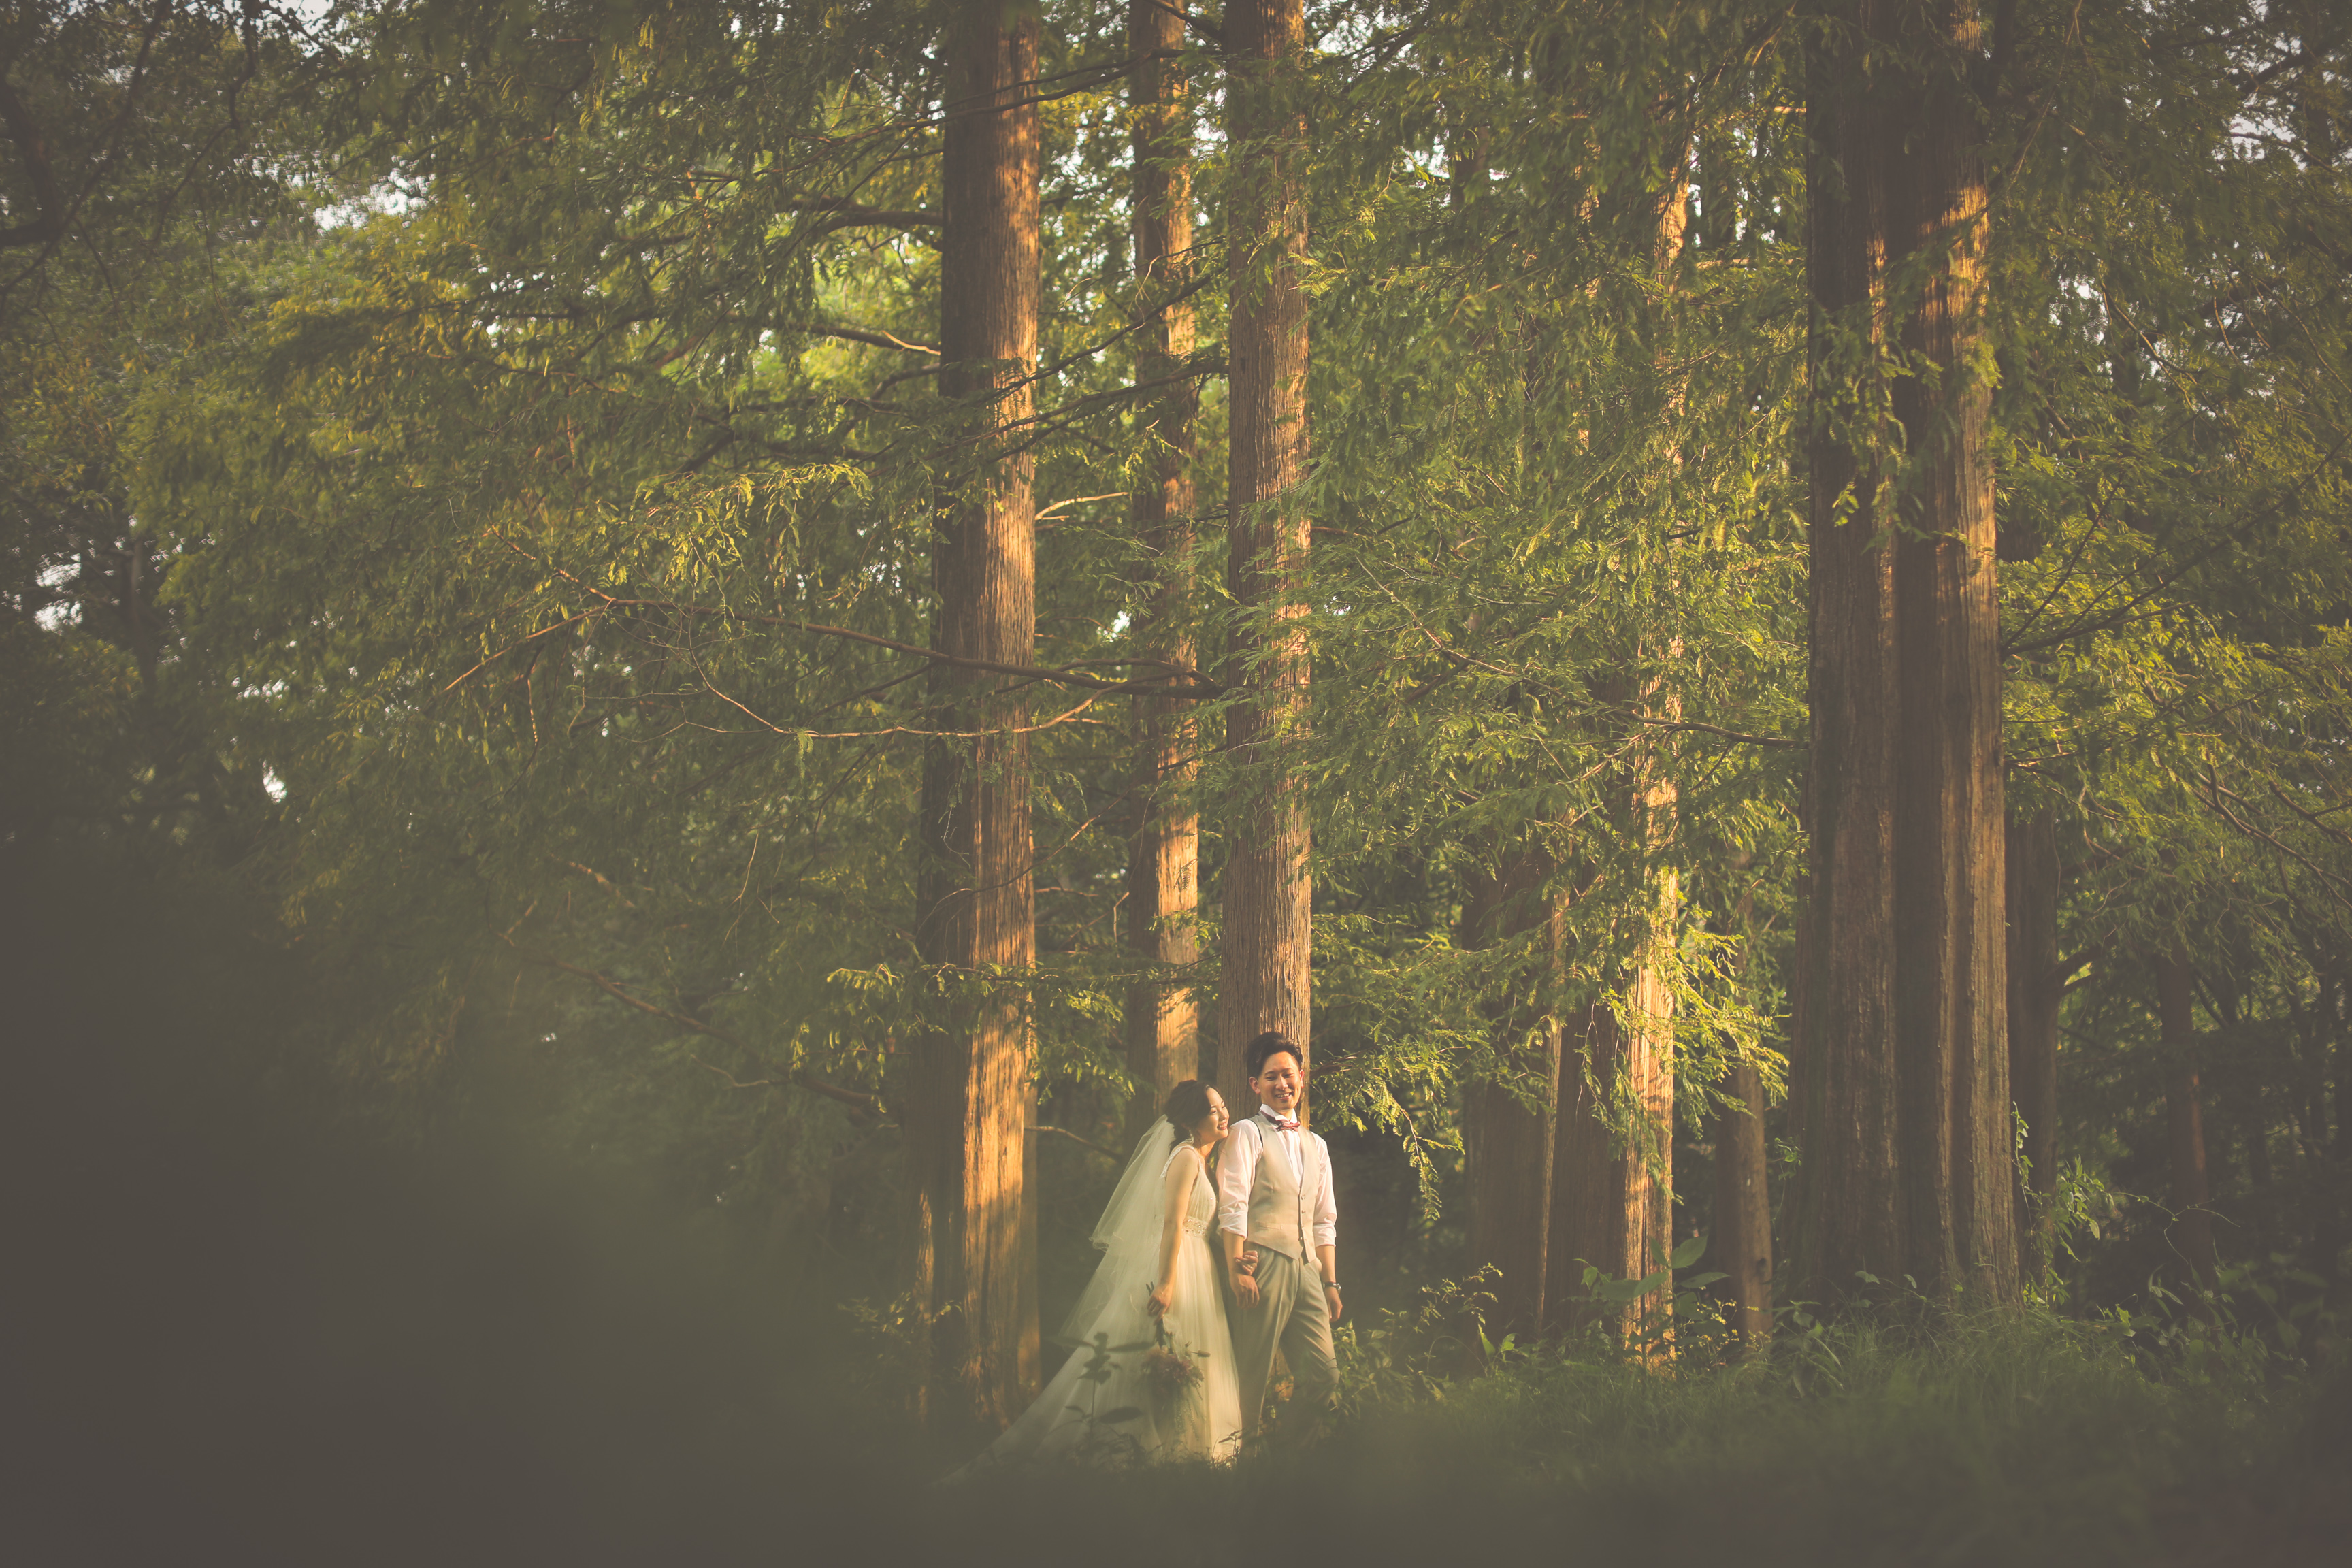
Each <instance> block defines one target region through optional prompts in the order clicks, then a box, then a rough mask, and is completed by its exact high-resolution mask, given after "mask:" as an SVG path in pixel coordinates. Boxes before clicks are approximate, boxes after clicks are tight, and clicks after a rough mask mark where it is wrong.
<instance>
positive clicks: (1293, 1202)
mask: <svg viewBox="0 0 2352 1568" xmlns="http://www.w3.org/2000/svg"><path fill="white" fill-rule="evenodd" d="M1258 1132H1259V1144H1258V1156H1257V1179H1256V1180H1255V1181H1254V1182H1252V1183H1251V1184H1250V1196H1249V1239H1250V1244H1251V1245H1252V1246H1254V1247H1263V1248H1265V1250H1267V1251H1269V1252H1279V1253H1281V1254H1282V1255H1283V1256H1284V1257H1285V1258H1305V1257H1306V1256H1307V1239H1308V1238H1309V1237H1312V1236H1313V1235H1314V1234H1315V1205H1316V1200H1317V1199H1318V1198H1320V1197H1321V1196H1322V1195H1323V1184H1324V1182H1325V1181H1327V1180H1328V1178H1329V1165H1328V1163H1327V1162H1325V1161H1322V1160H1318V1159H1317V1158H1316V1152H1317V1151H1316V1148H1315V1144H1314V1142H1313V1138H1314V1135H1313V1134H1312V1133H1310V1132H1308V1131H1307V1130H1306V1129H1305V1128H1303V1127H1302V1128H1300V1129H1299V1130H1298V1132H1297V1138H1298V1152H1299V1153H1300V1154H1301V1155H1302V1156H1304V1159H1305V1163H1306V1165H1307V1181H1306V1183H1305V1184H1303V1185H1302V1184H1300V1182H1299V1180H1298V1178H1297V1175H1296V1174H1294V1173H1292V1171H1291V1169H1290V1151H1288V1150H1287V1149H1285V1148H1284V1147H1282V1145H1281V1144H1279V1143H1276V1142H1275V1141H1274V1140H1275V1137H1276V1134H1275V1132H1274V1130H1273V1129H1271V1128H1269V1127H1267V1126H1266V1124H1265V1121H1264V1120H1263V1119H1260V1120H1259V1121H1258Z"/></svg>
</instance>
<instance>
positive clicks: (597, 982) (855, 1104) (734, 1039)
mask: <svg viewBox="0 0 2352 1568" xmlns="http://www.w3.org/2000/svg"><path fill="white" fill-rule="evenodd" d="M504 941H505V942H506V944H507V945H508V946H509V947H510V948H513V949H514V950H515V952H517V953H519V954H520V955H521V956H522V957H523V958H524V959H525V960H526V961H528V962H530V963H536V964H539V965H541V966H542V967H544V968H548V969H555V970H561V971H562V973H566V974H572V975H577V976H578V977H579V978H581V979H583V980H585V981H587V982H588V983H589V984H592V985H593V986H595V987H596V988H597V989H598V990H600V991H602V992H604V994H606V995H608V996H610V997H612V998H613V999H614V1001H616V1002H619V1003H621V1004H623V1005H626V1006H630V1007H634V1008H635V1009H636V1010H637V1011H638V1012H640V1013H648V1014H651V1015H652V1016H655V1017H656V1018H661V1019H665V1020H667V1021H668V1022H669V1023H673V1024H676V1025H677V1026H678V1027H680V1028H682V1029H690V1030H692V1031H693V1032H694V1033H696V1034H698V1035H708V1036H709V1037H711V1038H712V1039H714V1040H724V1041H725V1042H726V1043H727V1044H729V1045H730V1046H733V1047H735V1048H736V1049H738V1050H740V1051H743V1052H745V1053H747V1054H749V1055H751V1056H754V1057H756V1056H758V1055H759V1054H760V1053H759V1052H758V1051H757V1050H756V1049H754V1048H753V1047H751V1043H750V1042H749V1041H747V1040H745V1039H743V1038H742V1037H740V1036H738V1035H734V1034H731V1033H730V1032H729V1031H727V1030H725V1029H722V1028H720V1027H719V1026H718V1025H716V1024H710V1023H706V1022H704V1021H703V1020H702V1019H700V1018H697V1017H695V1016H692V1015H690V1014H687V1013H679V1012H675V1011H673V1010H672V1009H670V1008H667V1007H664V1006H660V1005H656V1004H655V1003H652V1002H648V1001H646V999H645V998H644V997H642V996H638V995H635V994H632V993H630V992H629V991H628V990H627V989H626V988H625V987H624V986H623V985H622V984H620V982H618V981H616V980H614V978H613V977H612V976H610V975H608V974H599V973H596V971H594V970H593V969H583V968H581V967H580V966H579V965H578V964H575V963H564V962H563V961H562V959H560V958H550V957H548V956H547V955H546V954H544V953H538V952H531V951H530V950H529V949H528V948H525V947H524V946H523V945H522V944H521V943H520V942H517V941H515V940H514V938H513V937H511V936H508V937H505V938H504ZM687 1055H688V1059H689V1060H691V1061H692V1062H693V1063H694V1064H695V1065H696V1066H697V1067H700V1068H709V1070H710V1071H712V1072H717V1073H719V1077H721V1078H723V1079H727V1081H728V1082H729V1083H731V1084H734V1085H735V1087H736V1088H738V1089H756V1088H759V1087H761V1085H763V1084H771V1083H773V1082H774V1080H772V1079H759V1080H757V1081H756V1082H753V1083H740V1082H738V1081H737V1080H736V1079H735V1078H734V1076H733V1075H732V1074H730V1073H725V1072H720V1071H719V1068H713V1067H711V1066H710V1064H709V1062H706V1061H704V1060H702V1059H701V1058H698V1057H696V1056H695V1055H694V1054H693V1053H692V1052H690V1051H689V1052H688V1053H687ZM786 1081H788V1082H790V1083H791V1085H792V1086H793V1088H794V1089H806V1090H807V1091H808V1092H809V1093H811V1094H814V1095H816V1096H819V1097H820V1098H822V1099H825V1100H835V1101H836V1102H838V1103H840V1104H842V1105H845V1106H848V1107H849V1108H850V1110H852V1111H853V1112H854V1113H856V1115H857V1117H858V1118H859V1120H861V1121H870V1120H873V1119H875V1118H877V1117H879V1116H880V1115H881V1114H882V1102H881V1100H879V1099H878V1098H877V1097H876V1096H874V1095H870V1094H861V1093H859V1092H858V1091H857V1090H856V1089H844V1088H842V1087H841V1086H840V1085H839V1084H832V1083H827V1082H825V1081H824V1079H821V1078H818V1077H816V1076H815V1075H814V1074H813V1073H810V1072H807V1071H806V1070H804V1069H803V1068H793V1070H792V1073H791V1075H790V1077H789V1079H787V1080H786Z"/></svg>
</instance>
